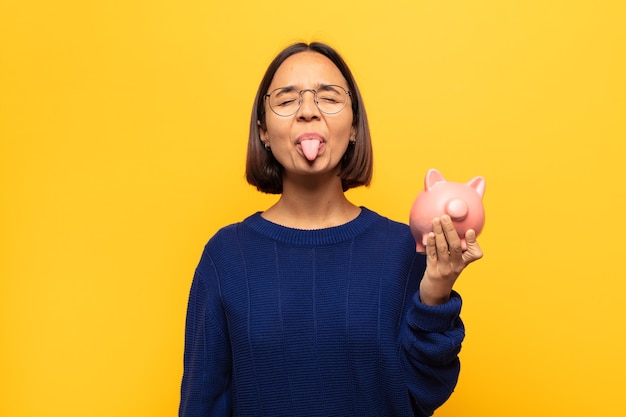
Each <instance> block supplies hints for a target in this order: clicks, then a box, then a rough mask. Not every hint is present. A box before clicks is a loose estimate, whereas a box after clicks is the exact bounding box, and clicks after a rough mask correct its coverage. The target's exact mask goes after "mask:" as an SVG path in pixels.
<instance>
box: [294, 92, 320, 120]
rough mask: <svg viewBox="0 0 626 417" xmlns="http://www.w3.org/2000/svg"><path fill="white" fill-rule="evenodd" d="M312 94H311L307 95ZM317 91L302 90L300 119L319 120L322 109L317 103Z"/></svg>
mask: <svg viewBox="0 0 626 417" xmlns="http://www.w3.org/2000/svg"><path fill="white" fill-rule="evenodd" d="M306 93H310V94H306ZM315 99H316V96H315V90H302V92H301V100H302V103H300V108H299V109H298V118H299V119H306V120H308V119H313V118H319V113H320V109H319V108H318V107H317V104H316V103H315Z"/></svg>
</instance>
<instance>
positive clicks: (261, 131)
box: [256, 120, 269, 145]
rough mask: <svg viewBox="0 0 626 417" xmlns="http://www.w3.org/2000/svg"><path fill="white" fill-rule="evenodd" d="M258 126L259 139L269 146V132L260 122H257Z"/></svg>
mask: <svg viewBox="0 0 626 417" xmlns="http://www.w3.org/2000/svg"><path fill="white" fill-rule="evenodd" d="M256 124H257V126H258V127H259V139H260V140H261V142H263V144H265V145H269V138H268V137H267V130H266V129H265V128H264V127H263V125H262V124H261V121H260V120H257V121H256Z"/></svg>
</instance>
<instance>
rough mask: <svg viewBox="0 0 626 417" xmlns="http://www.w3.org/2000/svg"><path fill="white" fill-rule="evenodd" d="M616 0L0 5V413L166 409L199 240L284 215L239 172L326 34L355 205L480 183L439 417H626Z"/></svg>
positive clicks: (384, 203) (625, 72)
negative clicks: (453, 386)
mask: <svg viewBox="0 0 626 417" xmlns="http://www.w3.org/2000/svg"><path fill="white" fill-rule="evenodd" d="M623 4H624V3H623V2H622V1H621V0H614V1H610V0H595V1H575V0H573V1H572V0H568V1H565V0H556V1H544V0H527V1H523V0H513V1H502V0H475V1H460V0H457V1H434V0H417V1H415V0H406V1H397V0H388V1H376V2H374V1H363V0H361V1H358V2H357V1H354V2H340V1H336V0H333V1H328V0H321V1H317V2H293V1H282V0H281V1H274V2H264V1H249V2H247V3H246V2H244V3H243V4H239V3H238V2H234V1H233V2H228V1H220V2H217V1H213V0H205V1H198V0H183V1H180V0H131V1H112V0H89V1H78V0H75V1H71V0H57V1H43V0H0V140H1V142H0V181H1V183H0V185H1V193H0V278H1V280H0V314H1V315H0V320H1V321H0V324H1V333H0V337H1V340H0V378H1V385H0V415H2V416H11V417H26V416H28V417H31V416H32V417H44V416H45V417H47V416H55V417H56V416H63V417H70V416H81V417H84V416H89V417H112V416H116V417H118V416H119V417H126V416H129V417H131V416H133V417H136V416H146V417H160V416H173V415H175V414H176V410H177V406H178V395H179V393H178V390H179V384H180V377H181V372H182V349H183V331H184V316H185V309H186V303H187V294H188V291H189V286H190V282H191V278H192V274H193V270H194V268H195V266H196V263H197V261H198V259H199V256H200V253H201V250H202V247H203V245H204V243H205V242H206V241H207V240H208V238H209V237H210V236H211V235H212V234H213V233H214V232H215V231H216V230H217V229H218V228H219V227H221V226H224V225H226V224H229V223H232V222H235V221H238V220H241V219H242V218H244V217H245V216H247V215H248V214H250V213H252V212H254V211H257V210H263V209H265V208H266V207H268V206H269V205H270V204H271V203H272V202H273V201H274V200H275V197H272V196H265V195H261V194H259V193H257V192H256V191H255V190H254V189H253V188H252V187H250V186H248V185H247V184H246V183H245V181H244V179H243V169H244V155H245V148H246V140H247V126H248V121H249V114H250V109H251V105H252V99H253V96H254V93H255V91H256V87H257V85H258V83H259V81H260V79H261V75H262V73H263V71H264V70H265V68H266V66H267V64H268V63H269V61H270V60H271V58H273V56H274V55H275V54H276V53H277V52H278V51H279V50H280V49H282V48H283V47H284V46H286V45H288V44H289V43H291V42H293V41H297V40H305V41H311V40H322V41H325V42H328V43H330V44H332V45H334V46H335V47H336V48H337V49H338V50H339V51H340V52H341V53H343V55H344V56H345V58H346V59H347V61H348V62H349V64H350V65H351V67H352V69H353V70H354V73H355V75H356V77H357V80H358V82H359V84H360V87H361V89H362V92H363V95H364V97H365V102H366V105H367V110H368V113H369V116H370V122H371V127H372V132H373V138H374V146H375V156H376V161H375V168H376V171H375V178H374V181H373V184H372V186H371V187H370V188H368V189H359V190H356V191H351V192H350V193H349V194H350V198H351V199H352V200H353V201H354V202H356V203H357V204H362V205H365V206H368V207H370V208H372V209H374V210H377V211H379V212H380V213H382V214H384V215H387V216H389V217H391V218H393V219H396V220H400V221H405V222H406V221H407V219H408V210H409V207H410V205H411V203H412V201H413V198H414V197H415V195H416V194H417V192H419V190H420V189H421V188H422V184H423V176H424V173H425V172H426V170H427V169H428V168H431V167H436V168H438V169H439V170H440V171H441V172H442V173H443V174H444V175H445V176H446V177H447V179H448V180H451V181H462V182H464V181H467V180H469V179H470V178H471V177H473V176H475V175H483V176H485V178H486V181H487V192H486V196H485V199H484V202H485V205H486V210H487V223H486V226H485V229H484V232H483V234H482V235H481V236H480V242H481V244H482V246H483V248H484V251H485V254H486V256H485V258H484V259H483V260H482V261H481V262H480V263H477V264H475V265H472V266H471V268H469V269H468V270H467V271H466V272H465V273H464V274H463V277H462V279H461V280H460V282H459V283H458V285H457V287H458V290H459V291H460V292H461V293H462V294H463V296H464V300H465V303H464V310H463V318H464V320H465V323H466V326H467V330H468V334H467V338H466V342H465V344H464V348H463V352H462V362H463V371H462V374H461V378H460V382H459V385H458V387H457V390H456V392H455V393H454V394H453V396H452V398H451V399H450V400H449V402H448V403H446V404H445V405H444V406H443V407H442V408H441V409H440V410H438V411H437V412H436V414H435V415H436V416H437V417H470V416H471V417H477V416H480V417H503V416H506V417H515V416H520V417H522V416H523V417H528V416H567V417H577V416H580V417H583V416H585V417H589V416H602V417H617V416H626V405H625V404H624V400H623V395H624V393H623V390H624V387H625V386H626V385H625V381H624V373H625V372H626V359H625V358H624V355H625V354H624V352H626V335H625V332H624V318H625V314H624V311H623V308H624V306H625V305H626V296H625V292H626V273H625V268H624V259H625V258H624V238H625V235H626V228H625V226H624V213H625V212H626V203H625V201H626V193H625V191H624V190H625V189H626V186H625V184H624V183H625V182H626V181H625V180H626V174H625V170H624V169H625V165H626V163H625V162H624V158H625V156H626V145H625V143H626V127H625V115H626V82H625V79H626V59H625V53H626V31H625V28H626V25H625V24H624V21H626V14H625V7H624V5H623Z"/></svg>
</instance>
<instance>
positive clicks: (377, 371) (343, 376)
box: [179, 207, 465, 417]
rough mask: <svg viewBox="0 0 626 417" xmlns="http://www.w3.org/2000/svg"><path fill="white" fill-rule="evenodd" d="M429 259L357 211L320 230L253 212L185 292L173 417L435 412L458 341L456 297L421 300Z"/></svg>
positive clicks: (210, 252) (219, 238)
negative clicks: (431, 302) (442, 300)
mask: <svg viewBox="0 0 626 417" xmlns="http://www.w3.org/2000/svg"><path fill="white" fill-rule="evenodd" d="M425 262H426V260H425V257H424V256H423V255H420V254H417V253H416V252H415V240H414V239H413V237H412V235H411V233H410V230H409V228H408V226H407V225H405V224H402V223H398V222H395V221H392V220H389V219H387V218H384V217H382V216H380V215H378V214H377V213H375V212H373V211H371V210H368V209H367V208H365V207H362V208H361V213H360V214H359V216H358V217H357V218H355V219H354V220H352V221H350V222H348V223H346V224H344V225H340V226H336V227H330V228H326V229H319V230H300V229H293V228H288V227H284V226H280V225H277V224H275V223H272V222H270V221H267V220H265V219H264V218H263V217H261V214H260V213H255V214H253V215H252V216H250V217H248V218H246V219H245V220H244V221H243V222H240V223H237V224H233V225H230V226H227V227H225V228H223V229H221V230H220V231H218V232H217V233H216V234H215V236H213V238H211V239H210V240H209V242H208V243H207V245H206V247H205V249H204V252H203V254H202V257H201V259H200V262H199V264H198V267H197V269H196V272H195V275H194V279H193V282H192V285H191V291H190V296H189V305H188V311H187V321H186V329H185V352H184V373H183V380H182V386H181V402H180V409H179V416H180V417H220V416H246V417H248V416H271V417H278V416H291V417H296V416H307V417H313V416H359V417H367V416H393V417H402V416H419V417H421V416H429V415H432V413H433V412H434V410H435V409H436V408H437V407H439V406H440V405H441V404H443V403H444V402H445V401H446V400H447V399H448V397H449V396H450V394H451V393H452V391H453V389H454V387H455V385H456V383H457V379H458V375H459V359H458V353H459V351H460V348H461V342H462V340H463V337H464V334H465V332H464V327H463V323H462V321H461V319H460V317H459V314H460V310H461V299H460V297H459V295H458V294H457V293H455V292H453V293H452V296H451V298H450V300H449V301H448V302H447V303H445V304H443V305H440V306H434V307H433V306H426V305H424V304H422V303H421V302H420V298H419V291H418V289H419V282H420V279H421V277H422V275H423V273H424V268H425V265H426V264H425Z"/></svg>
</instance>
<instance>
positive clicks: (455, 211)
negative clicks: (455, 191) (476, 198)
mask: <svg viewBox="0 0 626 417" xmlns="http://www.w3.org/2000/svg"><path fill="white" fill-rule="evenodd" d="M445 211H446V214H448V216H450V218H451V219H452V220H453V221H455V222H460V221H463V220H465V218H466V217H467V213H468V212H469V208H468V206H467V203H466V202H465V201H464V200H462V199H460V198H453V199H452V200H450V201H448V202H447V203H446V207H445Z"/></svg>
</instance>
